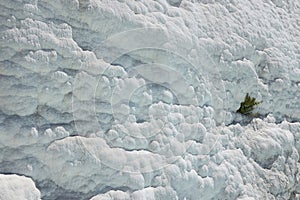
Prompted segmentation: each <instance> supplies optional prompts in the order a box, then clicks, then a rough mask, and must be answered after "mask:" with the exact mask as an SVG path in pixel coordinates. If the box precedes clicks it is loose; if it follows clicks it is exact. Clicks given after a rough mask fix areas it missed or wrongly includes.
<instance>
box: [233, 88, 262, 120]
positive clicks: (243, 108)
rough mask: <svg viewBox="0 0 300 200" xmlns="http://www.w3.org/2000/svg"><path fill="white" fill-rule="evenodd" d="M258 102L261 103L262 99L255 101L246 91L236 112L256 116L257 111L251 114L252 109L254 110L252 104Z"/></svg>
mask: <svg viewBox="0 0 300 200" xmlns="http://www.w3.org/2000/svg"><path fill="white" fill-rule="evenodd" d="M260 103H262V101H260V102H258V101H256V99H255V98H252V97H250V96H249V94H248V93H247V94H246V96H245V100H244V101H243V102H241V104H240V108H239V109H238V110H237V111H236V112H238V113H241V114H243V115H252V116H257V115H258V113H255V114H253V113H252V111H253V110H254V106H255V105H258V104H260Z"/></svg>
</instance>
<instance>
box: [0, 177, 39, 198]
mask: <svg viewBox="0 0 300 200" xmlns="http://www.w3.org/2000/svg"><path fill="white" fill-rule="evenodd" d="M0 182H1V185H0V199H3V200H4V199H5V200H40V199H41V193H40V191H39V190H38V189H37V188H36V187H35V184H34V182H33V181H32V180H31V179H30V178H27V177H24V176H17V175H3V174H0Z"/></svg>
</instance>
